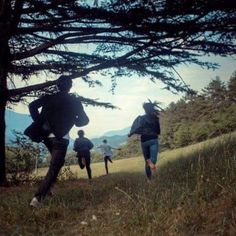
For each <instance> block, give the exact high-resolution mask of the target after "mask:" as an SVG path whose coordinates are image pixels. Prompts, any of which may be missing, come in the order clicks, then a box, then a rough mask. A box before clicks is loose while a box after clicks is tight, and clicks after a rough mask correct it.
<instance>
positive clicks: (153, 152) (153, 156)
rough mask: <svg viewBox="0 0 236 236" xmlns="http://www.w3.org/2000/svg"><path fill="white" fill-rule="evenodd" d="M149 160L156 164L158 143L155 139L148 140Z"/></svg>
mask: <svg viewBox="0 0 236 236" xmlns="http://www.w3.org/2000/svg"><path fill="white" fill-rule="evenodd" d="M150 141H151V142H150V147H149V148H150V159H151V161H152V163H153V164H156V163H157V156H158V149H159V141H158V140H157V139H153V140H150Z"/></svg>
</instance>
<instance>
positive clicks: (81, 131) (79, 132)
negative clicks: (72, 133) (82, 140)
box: [77, 129, 84, 137]
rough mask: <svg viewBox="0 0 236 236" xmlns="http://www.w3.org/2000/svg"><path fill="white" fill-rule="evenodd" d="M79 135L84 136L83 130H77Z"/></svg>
mask: <svg viewBox="0 0 236 236" xmlns="http://www.w3.org/2000/svg"><path fill="white" fill-rule="evenodd" d="M77 134H78V136H79V137H84V131H83V130H82V129H81V130H79V131H78V132H77Z"/></svg>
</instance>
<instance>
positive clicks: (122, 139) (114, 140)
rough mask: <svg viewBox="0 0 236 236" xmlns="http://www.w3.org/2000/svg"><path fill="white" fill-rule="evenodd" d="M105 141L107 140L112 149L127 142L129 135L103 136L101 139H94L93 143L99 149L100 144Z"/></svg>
mask: <svg viewBox="0 0 236 236" xmlns="http://www.w3.org/2000/svg"><path fill="white" fill-rule="evenodd" d="M111 132H115V131H111ZM104 139H106V140H107V142H108V144H109V145H111V146H112V147H119V146H121V145H123V144H125V143H126V142H127V139H128V136H127V135H113V136H102V137H99V138H93V139H92V140H91V141H92V142H93V144H94V146H95V147H97V146H99V145H100V144H102V141H103V140H104Z"/></svg>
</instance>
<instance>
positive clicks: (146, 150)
mask: <svg viewBox="0 0 236 236" xmlns="http://www.w3.org/2000/svg"><path fill="white" fill-rule="evenodd" d="M141 147H142V152H143V157H144V160H145V172H146V175H147V177H148V178H149V179H151V177H152V171H151V168H150V166H149V165H148V163H147V160H148V159H150V150H149V146H148V145H147V143H146V142H143V143H141Z"/></svg>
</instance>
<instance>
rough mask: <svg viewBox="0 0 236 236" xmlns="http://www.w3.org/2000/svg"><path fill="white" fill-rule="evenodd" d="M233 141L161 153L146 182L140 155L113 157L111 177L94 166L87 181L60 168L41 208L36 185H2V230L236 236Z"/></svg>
mask: <svg viewBox="0 0 236 236" xmlns="http://www.w3.org/2000/svg"><path fill="white" fill-rule="evenodd" d="M235 145H236V133H233V134H232V135H225V136H222V137H220V138H216V139H212V140H210V141H207V142H202V143H199V144H196V145H191V146H188V147H185V148H180V149H176V150H173V151H166V152H163V153H161V155H160V159H159V161H158V170H157V173H156V175H155V178H154V179H153V180H152V181H151V182H147V180H146V178H145V175H144V170H143V160H142V157H134V158H130V159H123V160H118V161H114V163H113V164H112V165H110V167H111V172H112V174H110V175H109V176H104V175H103V173H104V169H103V168H104V166H103V163H95V164H92V170H93V172H94V179H93V180H92V182H91V183H90V182H89V181H88V180H87V179H83V177H84V173H83V172H84V171H81V170H79V169H78V166H73V167H71V170H72V171H73V172H74V171H78V176H77V177H76V176H75V175H74V174H73V172H71V171H70V170H69V169H68V168H65V169H64V170H63V171H62V173H61V175H60V178H61V182H59V183H58V184H57V186H56V189H55V191H56V195H55V196H54V197H53V198H47V199H46V200H45V202H44V206H43V207H42V208H41V209H39V210H32V209H30V208H29V206H28V203H29V201H30V199H31V197H32V195H33V193H34V191H35V189H36V187H37V186H36V185H34V186H33V187H32V186H19V187H15V188H13V187H12V188H7V189H2V191H1V193H0V198H1V201H0V210H1V215H0V221H1V228H0V234H1V235H45V234H47V235H97V236H100V235H101V236H102V235H131V236H132V235H136V236H137V235H140V236H141V235H144V236H149V235H181V236H182V235H186V236H187V235H235V234H236V226H235V215H236V204H235V202H236V190H235V184H236V162H235V159H236V149H235ZM65 177H67V178H69V179H67V180H66V181H63V179H64V178H65ZM81 177H82V178H81Z"/></svg>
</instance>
